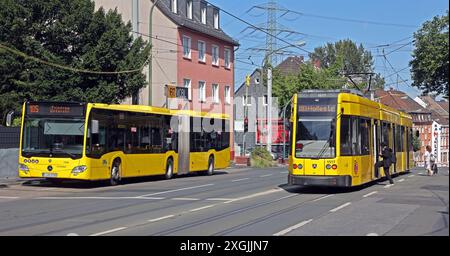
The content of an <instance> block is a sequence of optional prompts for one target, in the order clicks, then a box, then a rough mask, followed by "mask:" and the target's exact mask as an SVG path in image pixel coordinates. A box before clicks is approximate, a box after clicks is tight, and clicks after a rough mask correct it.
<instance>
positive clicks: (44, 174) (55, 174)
mask: <svg viewBox="0 0 450 256" xmlns="http://www.w3.org/2000/svg"><path fill="white" fill-rule="evenodd" d="M57 176H58V174H57V173H48V172H43V173H42V177H52V178H54V177H57Z"/></svg>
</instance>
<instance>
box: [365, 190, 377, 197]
mask: <svg viewBox="0 0 450 256" xmlns="http://www.w3.org/2000/svg"><path fill="white" fill-rule="evenodd" d="M376 193H378V191H373V192H370V193H369V194H365V195H363V197H369V196H371V195H374V194H376Z"/></svg>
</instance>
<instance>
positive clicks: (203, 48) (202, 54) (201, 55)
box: [198, 41, 206, 62]
mask: <svg viewBox="0 0 450 256" xmlns="http://www.w3.org/2000/svg"><path fill="white" fill-rule="evenodd" d="M205 52H206V44H205V42H203V41H198V60H199V61H201V62H206V57H205Z"/></svg>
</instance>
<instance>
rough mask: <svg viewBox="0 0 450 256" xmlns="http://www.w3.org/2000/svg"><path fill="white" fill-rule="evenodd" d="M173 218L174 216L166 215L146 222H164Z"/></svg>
mask: <svg viewBox="0 0 450 256" xmlns="http://www.w3.org/2000/svg"><path fill="white" fill-rule="evenodd" d="M173 216H175V215H166V216H163V217H159V218H156V219H151V220H148V221H149V222H155V221H159V220H164V219H168V218H172V217H173Z"/></svg>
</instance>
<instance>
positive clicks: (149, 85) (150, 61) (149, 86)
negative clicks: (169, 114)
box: [148, 0, 159, 106]
mask: <svg viewBox="0 0 450 256" xmlns="http://www.w3.org/2000/svg"><path fill="white" fill-rule="evenodd" d="M149 1H150V2H152V3H153V4H152V7H150V13H149V17H148V36H149V39H148V40H149V43H150V58H149V62H148V105H149V106H151V105H152V85H153V83H152V69H153V60H152V56H153V53H152V51H153V40H152V39H153V38H152V36H153V34H152V33H153V23H152V22H153V10H154V9H155V6H156V3H158V1H159V0H149Z"/></svg>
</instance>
